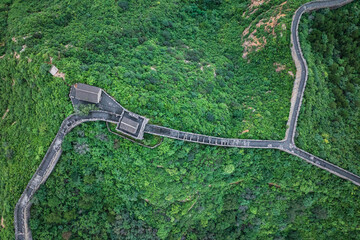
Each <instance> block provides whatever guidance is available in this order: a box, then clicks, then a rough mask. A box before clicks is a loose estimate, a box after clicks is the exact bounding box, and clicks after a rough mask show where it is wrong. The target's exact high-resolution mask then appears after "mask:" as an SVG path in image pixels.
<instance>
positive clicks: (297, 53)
mask: <svg viewBox="0 0 360 240" xmlns="http://www.w3.org/2000/svg"><path fill="white" fill-rule="evenodd" d="M352 1H353V0H327V1H314V2H310V3H306V4H304V5H302V6H301V7H300V8H298V9H297V10H296V12H295V14H294V16H293V20H292V24H291V44H292V47H291V51H292V56H293V59H294V61H295V63H296V71H297V72H300V73H301V75H300V80H299V83H298V84H299V86H298V89H296V88H295V87H294V90H295V91H296V92H295V93H293V94H294V95H295V96H296V98H295V102H294V103H293V104H292V105H291V108H292V109H291V110H290V115H289V121H288V129H287V132H286V137H285V141H289V142H290V143H292V144H294V137H295V131H296V125H297V121H298V117H299V112H300V107H301V102H302V99H303V95H304V90H305V86H306V82H307V79H308V67H307V64H306V60H305V58H304V56H303V54H302V51H301V47H300V42H299V33H298V27H299V23H300V19H301V16H302V15H303V14H304V13H305V12H310V11H314V10H317V9H321V8H336V7H341V6H344V5H346V4H348V3H350V2H352Z"/></svg>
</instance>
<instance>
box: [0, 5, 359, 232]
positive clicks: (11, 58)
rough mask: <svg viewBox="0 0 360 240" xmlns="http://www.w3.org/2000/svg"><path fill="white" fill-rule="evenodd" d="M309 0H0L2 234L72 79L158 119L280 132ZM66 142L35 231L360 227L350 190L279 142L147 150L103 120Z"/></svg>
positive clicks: (219, 130)
mask: <svg viewBox="0 0 360 240" xmlns="http://www.w3.org/2000/svg"><path fill="white" fill-rule="evenodd" d="M304 2H306V1H305V0H304V1H295V0H293V1H286V2H285V1H277V0H271V1H270V0H259V1H240V0H239V1H222V0H203V1H191V0H181V1H180V0H179V1H170V0H168V1H106V2H105V1H93V2H92V3H85V2H75V1H26V2H20V1H3V2H2V3H1V4H0V19H1V31H0V77H1V81H0V89H1V90H2V91H1V95H0V102H1V104H0V117H2V118H1V119H0V142H1V144H0V165H1V166H3V167H2V168H1V170H0V189H1V191H0V214H1V217H2V219H3V221H2V223H3V224H2V226H1V227H0V238H1V239H12V238H13V236H14V233H13V232H14V230H13V211H14V206H15V204H16V202H17V200H18V199H19V197H20V195H21V193H22V191H23V190H24V188H25V186H26V184H27V183H28V181H29V179H30V178H31V176H32V174H33V173H34V172H35V170H36V168H37V166H38V165H39V163H40V162H41V159H42V158H43V156H44V154H45V152H46V150H47V148H48V146H49V145H50V143H51V141H52V139H53V137H54V136H55V134H56V132H57V131H58V128H59V126H60V124H61V122H62V120H63V119H64V118H65V117H66V116H68V115H70V114H71V113H73V109H72V105H71V102H70V101H69V98H68V94H69V86H68V85H71V84H74V83H77V82H82V83H87V84H91V85H96V86H99V87H101V88H103V89H105V90H106V91H107V92H108V93H109V94H111V95H112V96H113V97H114V98H115V99H116V100H117V101H118V102H119V103H121V104H122V105H123V106H124V107H126V108H128V109H130V110H131V111H133V112H136V113H139V114H141V115H144V116H146V117H148V118H149V119H150V121H151V123H155V124H159V125H162V126H167V127H172V128H176V129H179V130H183V131H192V132H197V133H202V134H209V135H214V136H222V137H234V138H251V139H282V138H283V136H284V135H285V130H286V122H287V118H288V114H289V108H290V97H291V91H292V86H293V81H294V74H295V66H294V63H293V61H292V58H291V53H290V48H289V47H290V46H289V43H290V25H291V19H292V14H293V13H294V11H295V10H296V9H297V7H299V6H300V5H301V4H302V3H304ZM50 64H54V65H56V67H57V68H58V69H59V71H60V73H61V74H59V75H58V76H56V77H53V76H52V75H50V74H49V72H48V71H49V69H50ZM301 121H304V120H301ZM300 124H301V123H299V125H300ZM301 133H302V132H301ZM147 140H148V141H151V139H150V138H149V137H148V136H147ZM62 147H63V156H62V157H61V158H60V161H59V163H58V165H57V166H56V169H55V171H54V172H53V173H52V175H51V176H50V177H49V179H48V181H47V182H46V184H44V185H43V186H42V188H41V189H40V190H39V192H38V193H37V195H36V197H35V198H34V203H33V207H32V212H31V215H32V218H31V221H30V225H31V228H32V230H33V236H34V239H118V238H124V239H155V238H160V239H181V238H185V239H236V238H245V239H256V238H259V239H263V238H270V239H271V238H276V239H289V238H290V239H291V238H295V239H297V238H305V239H306V238H314V236H321V237H322V238H330V239H331V238H336V236H338V235H341V236H344V238H350V237H351V236H355V234H356V229H358V228H359V226H358V224H357V219H358V217H359V214H358V213H359V204H357V203H358V202H359V200H358V199H359V190H358V188H357V187H356V186H354V185H353V184H351V183H349V182H345V181H343V180H341V179H339V178H337V177H335V176H333V175H331V174H329V173H327V172H324V171H322V170H320V169H317V168H315V167H313V166H311V165H309V164H306V163H305V162H303V161H302V160H301V159H298V158H295V157H291V156H289V155H287V154H285V153H282V152H279V151H275V150H254V149H226V148H217V147H210V146H199V145H197V144H190V143H184V142H181V141H175V140H170V139H165V140H164V143H163V144H162V145H161V146H160V147H159V148H156V149H154V150H151V149H146V148H143V147H140V146H138V145H136V144H134V143H131V142H129V141H126V140H123V139H120V138H117V137H116V136H114V135H111V134H110V133H109V132H108V131H107V129H106V125H105V124H104V123H91V124H85V125H82V126H80V127H77V128H76V129H74V131H72V132H71V133H69V135H68V136H67V137H66V141H65V142H64V144H63V146H62ZM339 203H341V204H339ZM340 205H341V206H340Z"/></svg>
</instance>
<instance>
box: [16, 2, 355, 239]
mask: <svg viewBox="0 0 360 240" xmlns="http://www.w3.org/2000/svg"><path fill="white" fill-rule="evenodd" d="M350 2H352V0H333V1H317V2H311V3H307V4H304V5H303V6H301V7H300V8H299V9H298V10H297V11H296V13H295V14H294V17H293V22H292V28H291V31H292V34H291V41H292V43H293V46H292V52H293V58H294V61H295V63H296V67H297V71H300V73H301V74H300V81H299V82H298V83H295V84H294V92H293V95H294V96H296V101H294V104H292V106H291V111H290V116H289V122H288V125H289V128H288V131H287V133H286V137H285V140H283V141H273V140H250V139H229V138H219V137H212V136H206V135H201V134H194V133H188V132H183V131H178V130H174V129H170V128H165V127H161V126H156V125H150V124H148V125H147V126H146V128H145V132H146V133H150V134H154V135H159V136H164V137H169V138H173V139H178V140H182V141H189V142H196V143H199V144H206V145H214V146H222V147H240V148H272V149H280V150H282V151H285V152H288V153H290V154H292V155H295V156H298V157H300V158H302V159H304V160H305V161H307V162H309V163H311V164H313V165H315V166H317V167H320V168H322V169H325V170H326V171H329V172H331V173H333V174H335V175H337V176H339V177H341V178H344V179H347V180H349V181H351V182H353V183H354V184H356V185H359V186H360V177H359V176H357V175H355V174H353V173H351V172H348V171H346V170H344V169H342V168H340V167H338V166H336V165H334V164H331V163H329V162H327V161H325V160H323V159H321V158H319V157H316V156H314V155H312V154H310V153H307V152H305V151H304V150H301V149H299V148H297V147H296V146H295V144H294V135H295V129H296V123H297V119H298V115H299V110H300V106H301V100H302V97H303V93H304V89H305V85H306V80H307V73H308V72H307V65H306V61H305V59H304V57H303V55H302V52H301V49H300V44H299V39H298V33H297V30H298V24H299V21H300V18H301V15H302V14H303V13H304V12H308V11H312V10H316V9H320V8H327V7H331V8H334V7H340V6H343V5H345V4H347V3H350ZM294 39H295V41H294ZM296 84H298V86H299V87H298V88H295V86H296ZM103 92H104V94H105V95H104V96H105V97H103V100H102V101H103V102H101V103H100V104H99V105H97V107H99V108H100V109H101V110H100V111H92V112H90V113H89V114H88V115H87V116H81V115H76V114H74V115H71V116H69V117H68V118H66V119H65V120H64V121H63V123H62V124H61V127H60V129H59V131H58V133H57V135H56V137H55V139H54V140H53V142H52V143H51V145H50V147H49V149H48V151H47V153H46V154H45V157H44V159H43V160H42V162H41V164H40V166H39V167H38V169H37V170H36V172H35V174H34V175H33V177H32V178H31V180H30V181H29V183H28V185H27V186H26V188H25V191H24V192H23V194H22V195H21V197H20V199H19V201H18V203H17V204H16V207H15V211H14V225H15V237H16V239H19V240H20V239H32V236H31V231H30V227H29V225H28V223H29V218H30V208H31V201H30V200H31V198H32V197H33V195H34V194H35V192H36V191H37V190H38V188H39V187H40V185H41V184H43V183H44V182H45V181H46V179H47V178H48V176H49V175H50V173H51V172H52V171H53V169H54V167H55V165H56V163H57V161H58V160H59V157H60V155H61V153H62V150H61V144H62V141H63V140H64V137H65V135H66V134H67V133H68V132H69V131H71V129H73V128H74V127H75V126H77V125H79V124H81V123H83V122H89V121H106V122H110V123H115V124H116V123H118V122H119V118H120V116H121V112H122V111H123V108H122V106H121V105H120V104H119V103H117V102H116V101H115V100H114V99H113V98H112V97H111V96H110V95H108V94H107V93H105V91H103ZM70 97H71V94H70ZM72 103H73V105H74V107H75V105H78V104H81V103H79V102H77V100H76V99H72Z"/></svg>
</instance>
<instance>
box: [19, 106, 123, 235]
mask: <svg viewBox="0 0 360 240" xmlns="http://www.w3.org/2000/svg"><path fill="white" fill-rule="evenodd" d="M90 121H107V122H111V123H117V122H118V121H119V119H118V118H117V117H116V116H115V115H113V114H110V113H107V112H103V111H94V112H91V113H89V115H87V116H80V115H71V116H69V117H67V118H66V119H65V120H64V121H63V122H62V124H61V127H60V129H59V131H58V133H57V134H56V137H55V138H54V140H53V141H52V143H51V145H50V147H49V149H48V151H47V152H46V154H45V157H44V159H43V160H42V162H41V164H40V166H39V167H38V169H37V170H36V172H35V174H34V175H33V177H32V178H31V180H30V181H29V183H28V185H27V186H26V188H25V191H24V192H23V194H22V195H21V197H20V199H19V201H18V203H17V204H16V206H15V213H14V217H15V219H14V224H15V236H16V239H19V240H20V239H32V236H31V231H30V227H29V225H28V224H29V218H30V208H31V201H30V200H31V198H32V197H33V195H34V194H35V192H36V191H37V190H38V189H39V187H40V185H41V184H43V183H44V182H45V181H46V179H47V178H48V177H49V175H50V173H51V172H52V171H53V169H54V167H55V165H56V163H57V161H58V160H59V158H60V155H61V152H62V150H61V144H62V142H63V140H64V137H65V135H66V134H67V133H68V132H70V131H71V129H73V128H74V127H76V126H77V125H79V124H81V123H83V122H90Z"/></svg>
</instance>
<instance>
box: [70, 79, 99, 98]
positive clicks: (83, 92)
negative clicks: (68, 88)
mask: <svg viewBox="0 0 360 240" xmlns="http://www.w3.org/2000/svg"><path fill="white" fill-rule="evenodd" d="M74 88H75V98H76V99H78V100H81V101H86V102H91V103H99V102H100V99H101V88H98V87H94V86H90V85H87V84H82V83H77V84H75V85H74Z"/></svg>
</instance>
